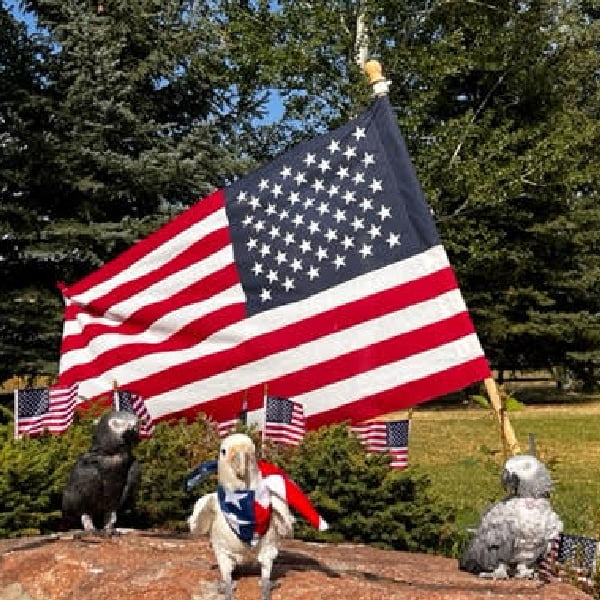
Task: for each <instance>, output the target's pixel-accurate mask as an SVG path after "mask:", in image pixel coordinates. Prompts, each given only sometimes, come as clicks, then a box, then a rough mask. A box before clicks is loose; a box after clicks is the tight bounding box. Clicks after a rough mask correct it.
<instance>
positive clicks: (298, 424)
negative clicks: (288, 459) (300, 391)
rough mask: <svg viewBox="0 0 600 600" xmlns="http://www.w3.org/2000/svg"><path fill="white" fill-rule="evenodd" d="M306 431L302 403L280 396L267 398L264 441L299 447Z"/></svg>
mask: <svg viewBox="0 0 600 600" xmlns="http://www.w3.org/2000/svg"><path fill="white" fill-rule="evenodd" d="M305 431H306V424H305V419H304V406H302V404H301V403H300V402H295V401H294V400H290V399H289V398H280V397H279V396H267V397H266V400H265V424H264V429H263V438H264V439H269V440H271V441H273V442H277V443H279V444H288V445H290V446H297V445H298V444H299V443H300V442H301V441H302V438H303V437H304V433H305Z"/></svg>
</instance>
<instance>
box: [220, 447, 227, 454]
mask: <svg viewBox="0 0 600 600" xmlns="http://www.w3.org/2000/svg"><path fill="white" fill-rule="evenodd" d="M225 454H227V451H226V450H225V448H221V456H225Z"/></svg>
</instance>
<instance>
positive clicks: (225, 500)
mask: <svg viewBox="0 0 600 600" xmlns="http://www.w3.org/2000/svg"><path fill="white" fill-rule="evenodd" d="M254 496H255V492H254V490H242V491H236V492H228V491H226V490H225V489H224V488H223V487H222V486H218V487H217V498H218V500H219V506H220V507H221V511H222V513H223V515H224V516H225V520H226V521H227V523H229V526H230V527H231V529H233V531H234V532H235V533H236V535H237V536H238V537H239V538H240V539H241V540H242V541H243V542H245V543H246V544H251V543H252V542H253V540H254V539H255V533H256V516H255V510H254Z"/></svg>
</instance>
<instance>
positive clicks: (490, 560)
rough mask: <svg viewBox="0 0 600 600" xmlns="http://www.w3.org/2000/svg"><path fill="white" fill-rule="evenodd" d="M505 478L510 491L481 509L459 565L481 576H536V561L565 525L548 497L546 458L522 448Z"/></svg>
mask: <svg viewBox="0 0 600 600" xmlns="http://www.w3.org/2000/svg"><path fill="white" fill-rule="evenodd" d="M502 484H503V486H504V487H505V488H506V489H507V490H508V491H509V496H508V497H507V498H505V499H504V500H501V501H499V502H497V503H496V504H493V505H492V506H491V507H489V508H488V509H487V510H486V511H485V512H484V513H483V515H482V517H481V522H480V524H479V527H478V528H477V530H476V532H475V535H474V538H473V539H472V540H471V543H470V544H469V546H468V547H467V549H466V550H465V551H464V552H463V554H462V556H461V557H460V560H459V566H460V569H461V570H463V571H468V572H469V573H474V574H477V575H479V576H480V577H489V578H494V579H506V578H508V577H510V576H514V577H517V578H533V577H535V576H536V573H535V570H534V565H535V563H536V561H537V560H538V559H539V558H540V557H541V556H543V555H544V554H545V553H546V552H547V551H548V549H549V546H550V544H551V543H552V541H553V540H554V539H556V538H557V537H558V535H559V534H560V532H561V531H562V527H563V524H562V521H561V520H560V518H559V516H558V515H557V514H556V513H555V512H554V510H552V506H551V504H550V500H549V497H550V492H551V491H552V487H553V483H552V479H551V478H550V474H549V473H548V470H547V469H546V467H545V466H544V464H542V463H541V462H540V461H539V460H538V459H537V458H535V457H534V456H530V455H526V454H523V455H519V456H513V457H512V458H509V459H508V460H507V461H506V463H505V465H504V472H503V473H502Z"/></svg>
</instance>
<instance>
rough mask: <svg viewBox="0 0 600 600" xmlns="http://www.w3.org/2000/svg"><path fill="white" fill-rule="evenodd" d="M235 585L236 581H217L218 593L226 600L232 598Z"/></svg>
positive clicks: (231, 599)
mask: <svg viewBox="0 0 600 600" xmlns="http://www.w3.org/2000/svg"><path fill="white" fill-rule="evenodd" d="M236 586H237V581H232V580H229V581H221V582H220V583H219V587H218V590H219V594H223V595H224V596H225V599H226V600H233V590H235V588H236Z"/></svg>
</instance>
